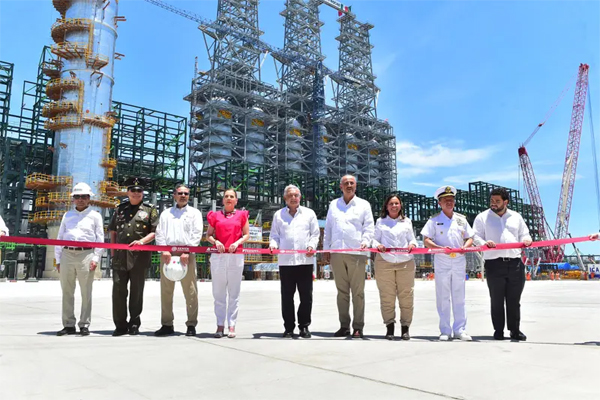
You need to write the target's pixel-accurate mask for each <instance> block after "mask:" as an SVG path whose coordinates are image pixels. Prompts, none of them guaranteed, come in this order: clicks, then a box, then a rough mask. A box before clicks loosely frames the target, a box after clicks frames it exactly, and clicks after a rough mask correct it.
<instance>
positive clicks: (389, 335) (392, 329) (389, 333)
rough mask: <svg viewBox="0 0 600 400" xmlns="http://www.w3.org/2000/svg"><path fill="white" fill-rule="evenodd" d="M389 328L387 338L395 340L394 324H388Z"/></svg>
mask: <svg viewBox="0 0 600 400" xmlns="http://www.w3.org/2000/svg"><path fill="white" fill-rule="evenodd" d="M386 328H387V332H386V334H385V338H386V339H387V340H394V324H393V323H392V324H387V325H386Z"/></svg>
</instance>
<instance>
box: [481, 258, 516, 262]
mask: <svg viewBox="0 0 600 400" xmlns="http://www.w3.org/2000/svg"><path fill="white" fill-rule="evenodd" d="M520 259H521V258H520V257H498V258H492V259H490V260H487V261H501V262H512V261H516V260H520Z"/></svg>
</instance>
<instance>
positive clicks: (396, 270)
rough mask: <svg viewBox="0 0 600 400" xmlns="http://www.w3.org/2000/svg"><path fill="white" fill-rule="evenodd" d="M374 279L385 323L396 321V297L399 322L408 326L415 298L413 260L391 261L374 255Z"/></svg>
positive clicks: (379, 255)
mask: <svg viewBox="0 0 600 400" xmlns="http://www.w3.org/2000/svg"><path fill="white" fill-rule="evenodd" d="M375 280H376V281H377V288H378V289H379V299H380V302H381V316H382V317H383V323H384V324H385V325H389V324H393V323H395V322H396V298H398V303H399V304H400V324H401V325H402V326H410V324H411V322H412V318H413V309H414V298H415V261H414V260H410V261H406V262H402V263H391V262H388V261H386V260H384V259H383V257H381V254H377V256H376V257H375Z"/></svg>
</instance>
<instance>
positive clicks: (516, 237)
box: [473, 209, 531, 260]
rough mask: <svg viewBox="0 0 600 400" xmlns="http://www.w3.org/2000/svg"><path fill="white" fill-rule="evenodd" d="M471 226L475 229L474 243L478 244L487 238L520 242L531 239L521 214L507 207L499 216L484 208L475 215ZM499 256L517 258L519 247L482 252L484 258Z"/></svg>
mask: <svg viewBox="0 0 600 400" xmlns="http://www.w3.org/2000/svg"><path fill="white" fill-rule="evenodd" d="M473 228H474V229H475V243H476V244H477V245H479V246H483V245H485V242H487V241H488V240H492V241H494V242H495V243H520V242H523V241H524V240H531V235H529V228H527V225H526V224H525V221H524V220H523V217H522V216H521V214H519V213H518V212H516V211H512V210H509V209H506V212H505V213H504V214H502V216H501V217H500V216H499V215H498V214H496V213H495V212H493V211H492V210H490V209H488V210H485V211H484V212H482V213H480V214H479V215H477V217H476V218H475V222H474V223H473ZM499 257H508V258H519V257H521V249H509V250H490V251H484V252H483V258H484V260H493V259H494V258H499Z"/></svg>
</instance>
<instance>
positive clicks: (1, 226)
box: [0, 217, 8, 235]
mask: <svg viewBox="0 0 600 400" xmlns="http://www.w3.org/2000/svg"><path fill="white" fill-rule="evenodd" d="M0 231H2V232H4V234H5V235H8V228H7V226H6V224H5V223H4V220H3V219H2V217H0Z"/></svg>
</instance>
